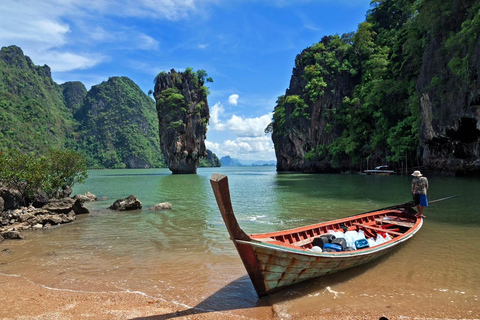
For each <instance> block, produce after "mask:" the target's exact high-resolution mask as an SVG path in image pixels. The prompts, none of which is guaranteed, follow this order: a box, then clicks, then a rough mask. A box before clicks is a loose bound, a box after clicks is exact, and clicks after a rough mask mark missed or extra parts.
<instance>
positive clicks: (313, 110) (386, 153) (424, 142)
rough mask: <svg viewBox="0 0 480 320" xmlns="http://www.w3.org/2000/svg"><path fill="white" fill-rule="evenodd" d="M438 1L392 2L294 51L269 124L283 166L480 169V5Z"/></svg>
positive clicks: (439, 171)
mask: <svg viewBox="0 0 480 320" xmlns="http://www.w3.org/2000/svg"><path fill="white" fill-rule="evenodd" d="M438 3H439V2H438V1H430V2H425V3H423V4H422V5H421V6H420V7H419V8H420V9H418V8H417V7H415V6H411V5H410V4H407V3H406V2H401V1H395V0H389V1H384V2H382V3H381V4H379V5H378V6H376V7H375V8H374V9H373V10H372V11H371V12H370V15H369V16H367V22H365V23H364V24H361V25H360V26H359V30H357V32H356V33H352V34H349V35H342V37H341V39H340V38H337V39H334V37H324V38H323V39H322V41H321V42H319V43H318V44H314V45H313V46H312V47H310V48H307V49H305V50H304V51H303V52H302V53H301V54H299V55H298V56H297V57H296V61H295V68H294V69H293V74H292V77H291V80H290V87H289V88H288V89H287V90H286V93H285V95H284V96H281V97H279V100H278V101H277V106H276V107H275V111H274V117H273V122H272V124H271V125H270V126H269V128H267V129H270V130H272V140H273V142H274V146H275V153H276V157H277V170H278V171H289V170H291V171H302V172H343V171H348V170H350V171H361V170H363V169H369V168H372V166H376V165H383V164H386V163H387V162H390V163H389V164H391V165H393V166H396V165H397V166H398V167H401V168H404V167H405V166H407V167H408V168H409V169H410V168H412V167H415V166H423V169H422V171H429V172H431V173H435V174H441V175H456V176H459V175H471V174H479V173H480V86H479V83H480V37H479V34H478V28H479V27H480V24H479V22H478V21H480V19H479V18H480V14H479V12H480V11H479V9H480V4H479V3H478V2H475V1H454V0H446V1H444V3H445V4H444V5H442V6H438ZM392 5H393V6H394V7H396V8H397V9H398V10H397V11H396V12H398V13H399V15H400V16H402V17H404V20H401V19H400V20H395V19H396V18H395V17H394V16H391V15H389V12H390V11H389V8H390V7H391V6H392ZM402 6H404V7H402ZM417 9H418V10H417ZM402 10H404V11H403V12H402ZM440 17H441V18H440ZM389 19H390V20H389ZM393 35H395V36H393ZM340 40H341V41H343V45H344V47H345V48H346V49H343V48H341V47H340V46H337V45H336V43H337V42H340ZM334 42H335V43H334ZM332 43H334V45H332ZM352 71H353V72H352Z"/></svg>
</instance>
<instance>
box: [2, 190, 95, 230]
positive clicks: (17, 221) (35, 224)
mask: <svg viewBox="0 0 480 320" xmlns="http://www.w3.org/2000/svg"><path fill="white" fill-rule="evenodd" d="M84 213H89V210H88V209H87V208H85V207H84V206H83V202H82V201H80V200H79V199H77V200H74V199H72V198H64V199H50V200H48V202H47V203H46V204H45V205H43V206H42V207H41V208H35V207H34V206H28V207H24V206H23V207H20V208H18V209H11V210H7V211H4V212H1V213H0V236H1V237H2V238H4V239H23V238H24V237H23V235H22V234H21V231H22V230H27V229H42V228H48V227H50V226H52V225H58V224H63V223H68V222H72V221H74V220H75V219H76V215H77V214H84Z"/></svg>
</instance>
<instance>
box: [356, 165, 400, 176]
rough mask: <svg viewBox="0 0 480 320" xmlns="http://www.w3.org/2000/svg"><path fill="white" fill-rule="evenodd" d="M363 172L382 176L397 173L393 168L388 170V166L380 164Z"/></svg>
mask: <svg viewBox="0 0 480 320" xmlns="http://www.w3.org/2000/svg"><path fill="white" fill-rule="evenodd" d="M362 173H363V174H367V175H381V176H389V175H392V174H396V172H395V171H393V170H388V166H378V167H375V169H374V170H363V172H362Z"/></svg>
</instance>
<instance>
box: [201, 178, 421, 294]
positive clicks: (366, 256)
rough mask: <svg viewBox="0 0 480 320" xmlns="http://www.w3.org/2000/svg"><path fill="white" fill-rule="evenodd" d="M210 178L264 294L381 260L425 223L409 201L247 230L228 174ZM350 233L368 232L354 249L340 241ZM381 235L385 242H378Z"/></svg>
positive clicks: (234, 238) (242, 255) (259, 291)
mask: <svg viewBox="0 0 480 320" xmlns="http://www.w3.org/2000/svg"><path fill="white" fill-rule="evenodd" d="M210 183H211V185H212V189H213V191H214V193H215V198H216V200H217V204H218V207H219V209H220V213H221V214H222V217H223V220H224V222H225V225H226V227H227V230H228V232H229V233H230V238H231V239H232V241H233V243H234V245H235V247H236V249H237V251H238V254H239V255H240V258H241V259H242V261H243V264H244V266H245V269H246V270H247V273H248V275H249V276H250V279H251V280H252V283H253V286H254V287H255V290H256V292H257V294H258V296H260V297H261V296H265V295H268V294H270V293H273V292H276V291H278V290H281V289H282V288H285V287H287V286H289V285H292V284H295V283H298V282H301V281H305V280H309V279H312V278H316V277H320V276H323V275H326V274H329V273H334V272H337V271H341V270H344V269H347V268H352V267H355V266H358V265H361V264H364V263H367V262H370V261H372V260H374V259H377V258H379V257H381V256H383V255H385V254H387V253H388V252H390V251H392V250H393V249H395V248H397V247H398V245H400V244H401V243H404V242H405V241H407V240H409V239H411V238H412V237H413V236H414V235H415V234H416V233H417V232H418V231H419V230H420V228H421V227H422V223H423V221H422V218H417V217H415V215H414V213H416V212H415V211H414V210H413V209H411V205H410V204H409V205H399V206H396V207H395V208H397V209H387V210H385V209H380V210H377V211H373V212H369V213H363V214H359V215H357V216H353V217H348V218H343V219H337V220H333V221H329V222H322V223H318V224H314V225H309V226H304V227H300V228H295V229H291V230H285V231H278V232H270V233H263V234H252V235H247V234H246V233H245V232H244V231H243V230H242V229H241V228H240V226H239V225H238V222H237V219H236V217H235V214H234V212H233V208H232V204H231V201H230V191H229V188H228V178H227V176H224V175H220V174H213V175H212V177H211V178H210ZM389 208H394V207H389ZM410 210H412V211H410ZM412 213H413V214H412ZM352 233H353V234H357V235H359V234H364V236H365V238H364V239H357V240H355V245H354V247H355V248H353V247H346V246H345V244H344V243H343V244H342V242H344V241H345V242H346V240H345V239H346V238H347V235H349V234H352ZM335 235H337V237H336V239H337V240H335ZM342 235H344V236H345V238H343V240H341V238H342V237H341V236H342ZM378 235H380V236H381V237H380V238H379V236H378ZM384 237H385V238H384ZM374 239H375V240H374ZM379 239H383V240H384V241H385V242H383V243H379V242H380V241H379ZM350 241H352V239H350ZM365 242H366V243H367V244H366V243H365ZM318 243H319V244H320V247H321V246H322V244H323V249H322V250H319V249H318V248H319V247H318V246H317V244H318ZM327 243H328V245H327ZM368 243H370V244H368ZM316 247H317V248H316ZM358 248H359V249H358ZM318 251H322V252H318Z"/></svg>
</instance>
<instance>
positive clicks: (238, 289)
mask: <svg viewBox="0 0 480 320" xmlns="http://www.w3.org/2000/svg"><path fill="white" fill-rule="evenodd" d="M391 254H395V252H391V253H388V254H387V255H385V256H383V257H381V258H379V259H377V260H375V261H371V262H369V263H367V264H364V265H361V266H358V267H355V268H353V269H348V270H345V271H341V272H338V273H335V274H331V275H326V276H323V277H320V278H316V279H312V280H309V281H305V282H301V283H298V284H295V285H292V286H289V287H288V288H285V289H283V290H281V291H279V292H277V293H274V294H271V295H268V296H266V297H262V298H258V297H257V294H256V293H255V290H254V288H253V285H252V284H251V282H250V278H249V277H248V276H243V277H241V278H238V279H237V280H235V281H232V282H230V283H229V284H227V285H226V286H225V287H223V288H222V289H220V290H218V291H217V292H215V293H214V294H212V295H211V296H209V297H208V298H207V299H205V300H203V301H202V302H200V303H199V304H197V305H196V306H194V307H191V308H189V309H186V310H182V311H176V312H172V313H168V314H162V315H154V316H148V317H139V318H134V319H132V320H165V319H174V318H179V317H185V316H191V315H197V314H207V313H215V312H219V313H221V312H227V311H233V310H241V309H253V308H260V307H268V308H271V307H273V306H274V305H275V304H280V303H284V302H287V301H291V300H295V299H298V298H301V297H305V296H308V295H311V294H316V293H318V292H322V291H325V290H327V288H328V287H330V286H334V285H336V284H339V283H343V282H346V281H349V280H351V279H353V278H355V277H358V276H360V275H361V274H363V273H365V272H366V271H367V270H368V269H370V268H374V267H375V266H376V265H377V264H379V263H382V262H383V261H384V260H385V259H387V258H388V257H389V256H390V255H391ZM192 290H193V289H192ZM272 313H274V311H273V310H272V311H271V312H270V314H272Z"/></svg>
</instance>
